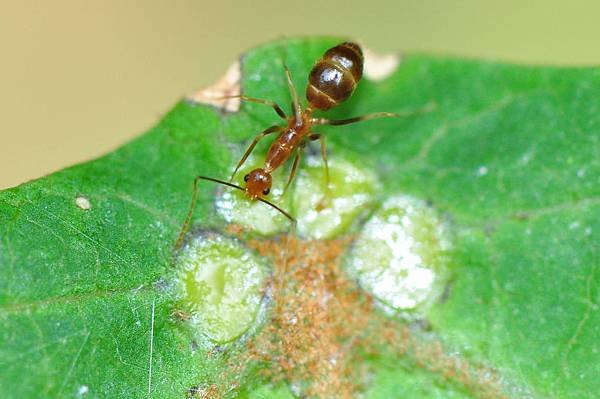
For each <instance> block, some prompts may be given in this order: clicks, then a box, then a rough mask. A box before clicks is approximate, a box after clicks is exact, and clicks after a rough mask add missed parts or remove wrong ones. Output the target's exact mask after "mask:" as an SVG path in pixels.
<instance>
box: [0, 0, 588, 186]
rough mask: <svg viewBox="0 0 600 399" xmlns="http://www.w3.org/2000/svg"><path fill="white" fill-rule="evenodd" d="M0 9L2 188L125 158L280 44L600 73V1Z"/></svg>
mask: <svg viewBox="0 0 600 399" xmlns="http://www.w3.org/2000/svg"><path fill="white" fill-rule="evenodd" d="M0 4H1V10H2V11H1V12H0V51H1V61H0V109H1V110H2V111H1V114H0V115H1V117H2V118H1V121H0V122H1V125H0V126H1V127H0V129H1V130H0V139H1V140H0V188H4V187H9V186H13V185H17V184H19V183H21V182H23V181H26V180H28V179H31V178H34V177H38V176H41V175H43V174H46V173H49V172H51V171H54V170H57V169H60V168H62V167H64V166H67V165H70V164H73V163H75V162H80V161H84V160H86V159H89V158H91V157H95V156H98V155H100V154H102V153H104V152H106V151H109V150H111V149H113V148H115V147H117V146H119V145H120V144H121V143H123V142H125V141H126V140H129V139H130V138H132V137H134V136H135V135H137V134H140V133H141V132H143V131H144V130H145V129H147V128H148V127H149V126H151V125H152V124H154V123H155V122H156V121H157V119H158V118H160V116H161V114H163V113H164V112H165V111H166V110H168V109H169V108H170V107H171V105H172V104H173V103H174V102H175V101H177V100H178V99H179V98H180V97H182V96H183V95H185V94H187V93H189V92H191V91H193V90H194V89H197V88H199V87H202V86H204V85H207V84H209V83H210V82H212V81H214V80H215V79H217V78H218V77H219V76H220V74H221V73H222V72H223V71H224V70H225V68H226V67H227V66H228V65H229V63H230V62H231V61H232V60H233V59H234V58H235V57H236V56H237V55H238V54H239V53H241V52H243V51H244V50H246V49H248V48H250V47H252V46H254V45H255V44H258V43H261V42H264V41H268V40H272V39H275V38H279V37H282V36H293V35H318V34H341V35H348V36H352V37H356V38H359V39H361V40H363V42H366V43H367V44H369V45H370V46H371V47H372V48H373V49H375V50H379V51H392V50H399V49H402V50H407V51H414V50H417V51H426V52H433V53H445V54H457V55H467V56H472V57H485V58H491V59H500V60H508V61H517V62H526V63H544V64H557V63H560V64H593V63H600V45H599V39H600V22H599V21H600V2H597V1H588V2H581V1H579V2H577V1H557V0H546V1H527V0H506V1H495V2H486V1H482V0H469V1H449V0H448V1H442V0H438V1H434V0H428V1H402V0H397V1H378V0H368V1H365V0H363V1H356V2H351V1H340V2H334V1H326V0H304V1H295V2H285V1H282V0H278V1H263V2H260V1H224V0H211V1H183V0H180V1H162V2H161V1H154V0H152V1H144V2H143V1H118V2H106V1H103V2H100V1H96V2H92V1H85V0H81V1H39V2H34V1H29V2H28V1H23V2H15V3H14V4H10V3H8V2H2V3H0ZM340 4H343V5H340Z"/></svg>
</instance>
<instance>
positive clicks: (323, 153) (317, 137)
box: [308, 133, 331, 210]
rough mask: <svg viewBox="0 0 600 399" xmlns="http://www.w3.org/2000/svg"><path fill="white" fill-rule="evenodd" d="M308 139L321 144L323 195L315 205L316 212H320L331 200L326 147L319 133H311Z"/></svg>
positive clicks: (323, 136) (323, 138)
mask: <svg viewBox="0 0 600 399" xmlns="http://www.w3.org/2000/svg"><path fill="white" fill-rule="evenodd" d="M308 138H309V139H310V140H311V141H315V140H319V141H320V142H321V158H323V166H324V167H325V190H324V191H325V194H324V196H323V198H322V199H321V200H320V201H319V203H318V204H317V210H322V209H323V208H325V207H327V205H328V204H329V200H330V199H331V188H330V187H329V165H328V163H327V146H326V144H325V135H323V134H319V133H311V134H310V135H309V136H308Z"/></svg>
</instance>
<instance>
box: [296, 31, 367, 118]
mask: <svg viewBox="0 0 600 399" xmlns="http://www.w3.org/2000/svg"><path fill="white" fill-rule="evenodd" d="M362 72H363V53H362V50H361V49H360V47H359V46H358V44H356V43H352V42H344V43H342V44H338V45H337V46H335V47H332V48H330V49H329V50H327V51H326V52H325V54H324V55H323V57H321V58H320V59H319V60H318V61H317V62H316V63H315V65H314V66H313V69H312V70H311V71H310V74H309V75H308V86H307V87H306V99H307V100H308V102H309V104H310V105H311V107H313V108H317V109H320V110H323V111H326V110H328V109H330V108H333V107H335V106H336V105H338V104H339V103H341V102H343V101H345V100H346V99H347V98H348V97H350V95H351V94H352V92H353V91H354V88H355V87H356V84H357V83H358V81H359V80H360V78H361V77H362Z"/></svg>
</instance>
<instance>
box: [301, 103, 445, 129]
mask: <svg viewBox="0 0 600 399" xmlns="http://www.w3.org/2000/svg"><path fill="white" fill-rule="evenodd" d="M434 109H435V103H434V102H430V103H428V104H426V105H425V106H423V107H421V108H418V109H416V110H413V111H406V112H375V113H373V114H367V115H362V116H355V117H353V118H348V119H326V118H313V119H312V123H313V124H315V125H331V126H341V125H349V124H351V123H356V122H362V121H368V120H370V119H378V118H409V117H412V116H418V115H421V114H425V113H427V112H431V111H433V110H434Z"/></svg>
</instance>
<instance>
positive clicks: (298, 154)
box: [283, 148, 302, 193]
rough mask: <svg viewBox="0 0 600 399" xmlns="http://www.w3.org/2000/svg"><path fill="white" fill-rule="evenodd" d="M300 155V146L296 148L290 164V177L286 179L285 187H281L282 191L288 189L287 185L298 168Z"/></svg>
mask: <svg viewBox="0 0 600 399" xmlns="http://www.w3.org/2000/svg"><path fill="white" fill-rule="evenodd" d="M301 155H302V148H298V149H297V150H296V157H295V158H294V163H293V164H292V170H291V172H290V177H288V181H287V183H286V185H285V188H284V189H283V192H284V193H285V192H286V191H287V189H288V187H289V186H290V183H291V182H292V180H294V176H295V175H296V169H297V168H298V164H299V163H300V156H301Z"/></svg>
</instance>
